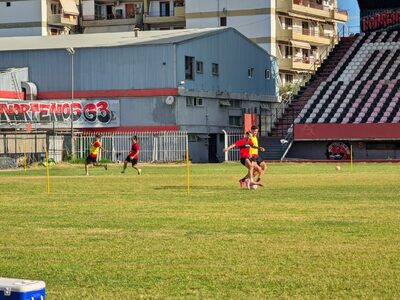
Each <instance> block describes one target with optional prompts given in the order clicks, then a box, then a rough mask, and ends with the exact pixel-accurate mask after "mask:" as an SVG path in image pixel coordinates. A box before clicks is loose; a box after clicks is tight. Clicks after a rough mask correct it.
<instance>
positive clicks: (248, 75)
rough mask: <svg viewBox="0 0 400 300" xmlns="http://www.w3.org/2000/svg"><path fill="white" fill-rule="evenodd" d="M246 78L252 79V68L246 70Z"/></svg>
mask: <svg viewBox="0 0 400 300" xmlns="http://www.w3.org/2000/svg"><path fill="white" fill-rule="evenodd" d="M247 77H248V78H253V77H254V68H248V69H247Z"/></svg>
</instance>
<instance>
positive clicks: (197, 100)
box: [186, 97, 204, 107]
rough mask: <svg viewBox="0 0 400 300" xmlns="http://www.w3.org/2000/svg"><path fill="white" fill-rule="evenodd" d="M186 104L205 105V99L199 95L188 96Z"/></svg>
mask: <svg viewBox="0 0 400 300" xmlns="http://www.w3.org/2000/svg"><path fill="white" fill-rule="evenodd" d="M186 106H196V107H202V106H204V104H203V99H202V98H197V97H186Z"/></svg>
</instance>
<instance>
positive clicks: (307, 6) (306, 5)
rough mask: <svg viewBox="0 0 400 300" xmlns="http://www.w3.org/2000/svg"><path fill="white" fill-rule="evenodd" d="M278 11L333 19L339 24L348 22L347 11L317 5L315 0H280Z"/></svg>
mask: <svg viewBox="0 0 400 300" xmlns="http://www.w3.org/2000/svg"><path fill="white" fill-rule="evenodd" d="M277 11H281V12H295V13H298V14H301V15H303V14H307V15H311V16H315V17H319V18H326V19H333V20H335V21H338V22H347V20H348V14H347V11H345V10H342V9H337V8H335V9H334V8H332V7H330V6H325V5H322V4H319V3H317V2H316V1H315V0H292V1H285V0H279V1H278V4H277Z"/></svg>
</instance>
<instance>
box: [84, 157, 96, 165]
mask: <svg viewBox="0 0 400 300" xmlns="http://www.w3.org/2000/svg"><path fill="white" fill-rule="evenodd" d="M96 162H97V157H92V156H90V155H89V156H88V157H86V164H87V165H90V164H91V163H96Z"/></svg>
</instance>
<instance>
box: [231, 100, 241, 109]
mask: <svg viewBox="0 0 400 300" xmlns="http://www.w3.org/2000/svg"><path fill="white" fill-rule="evenodd" d="M229 103H230V106H231V107H232V108H242V101H240V100H229Z"/></svg>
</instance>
